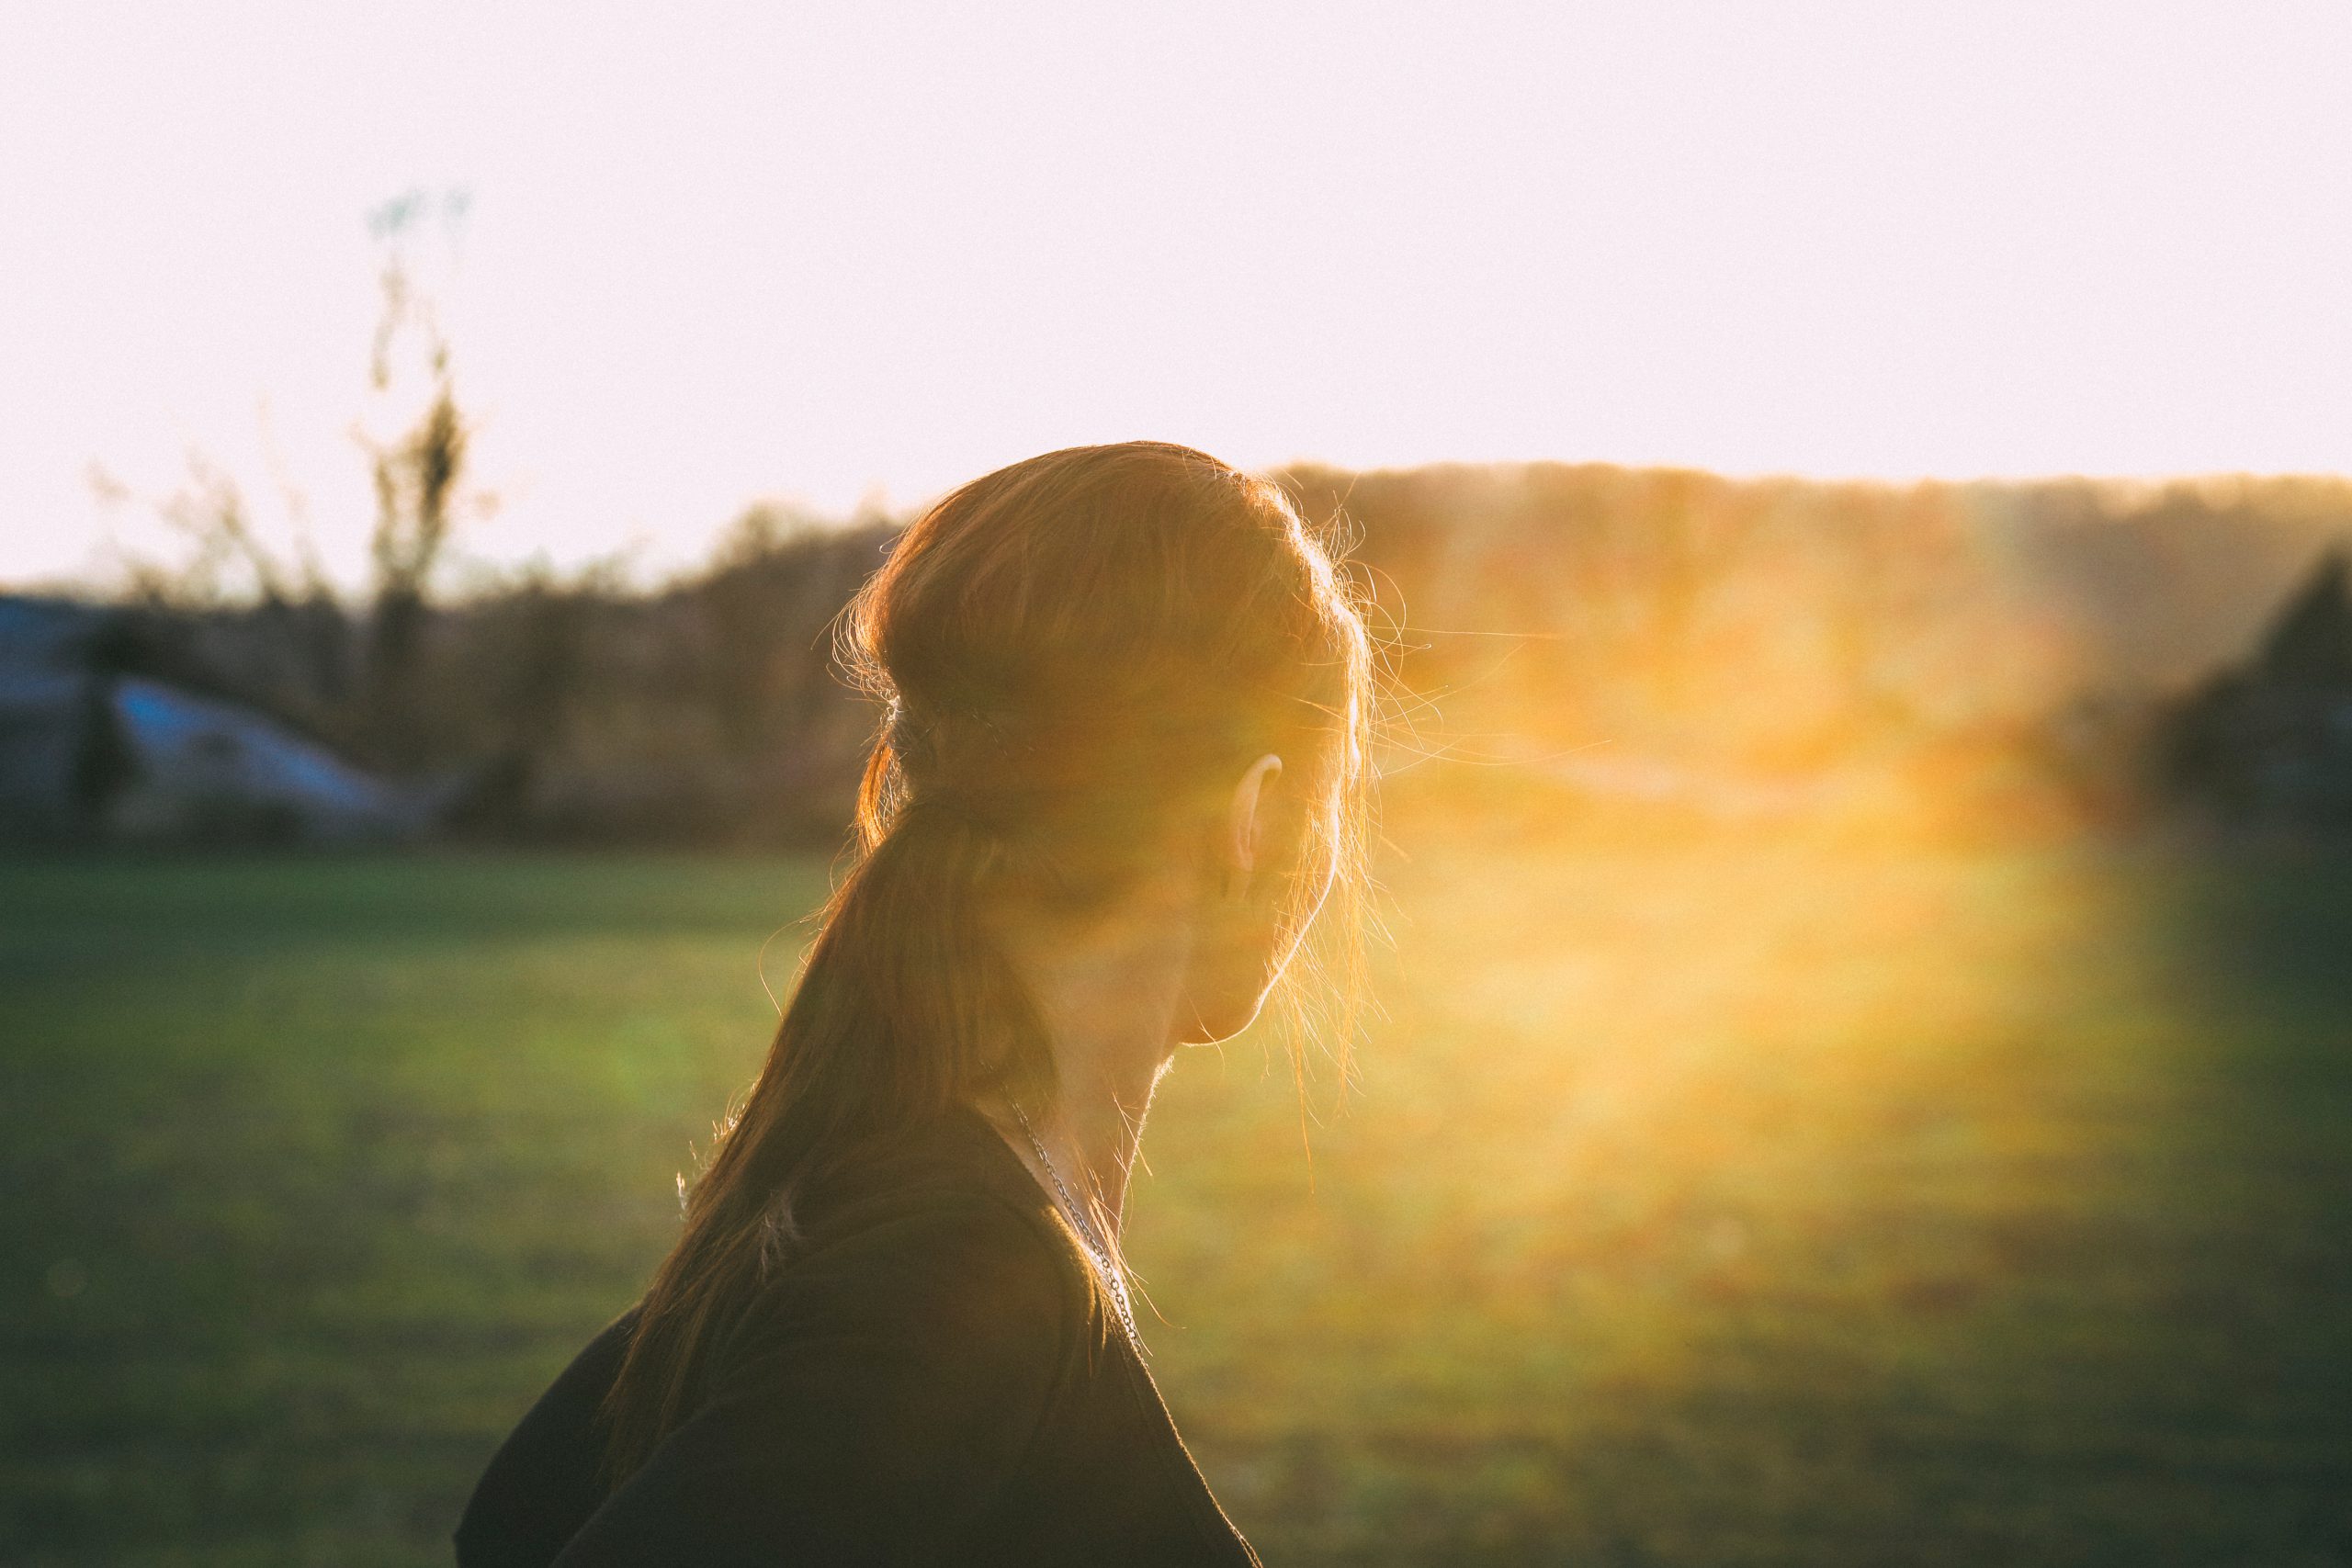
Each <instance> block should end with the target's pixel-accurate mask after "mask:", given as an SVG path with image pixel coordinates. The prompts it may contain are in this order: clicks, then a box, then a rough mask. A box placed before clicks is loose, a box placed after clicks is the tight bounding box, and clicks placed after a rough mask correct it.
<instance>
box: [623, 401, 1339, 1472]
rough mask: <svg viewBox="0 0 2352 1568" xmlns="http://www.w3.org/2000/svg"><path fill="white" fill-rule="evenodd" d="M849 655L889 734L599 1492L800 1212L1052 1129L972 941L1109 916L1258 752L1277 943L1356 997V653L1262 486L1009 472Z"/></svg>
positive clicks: (1124, 459) (955, 505)
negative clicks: (905, 1141) (1280, 801)
mask: <svg viewBox="0 0 2352 1568" xmlns="http://www.w3.org/2000/svg"><path fill="white" fill-rule="evenodd" d="M840 642H841V655H842V663H843V665H844V667H845V668H846V670H847V671H848V672H849V674H850V676H851V678H852V679H853V680H854V682H856V683H857V684H858V685H860V686H861V687H862V688H863V689H865V691H866V692H867V693H869V694H871V695H872V696H874V697H875V698H876V699H877V701H878V702H880V703H881V704H882V705H883V707H884V711H885V713H886V715H887V717H886V720H885V724H884V728H883V730H882V733H881V735H880V737H879V739H877V740H876V744H875V747H874V750H873V754H872V756H871V757H870V758H869V760H868V761H867V764H866V769H865V783H864V786H863V788H862V789H861V791H860V794H859V798H858V807H857V845H856V850H855V853H854V860H853V862H852V863H851V864H850V866H849V867H848V870H847V873H846V874H845V875H844V876H843V877H842V880H841V882H840V885H839V886H838V887H837V888H836V889H835V891H834V893H833V896H832V897H831V900H830V901H829V902H828V903H827V905H826V906H825V908H824V909H823V910H822V911H821V912H820V915H819V917H818V929H817V932H816V936H815V939H814V941H813V942H812V943H811V945H810V947H809V953H808V958H807V960H806V962H805V964H804V965H803V967H802V970H801V974H800V977H799V981H798V984H797V987H796V988H795V990H794V992H793V995H792V998H791V1000H790V1002H789V1004H788V1005H787V1006H786V1010H785V1012H784V1017H783V1021H782V1023H781V1025H780V1026H779V1027H778V1029H777V1031H776V1035H775V1043H774V1044H773V1045H772V1046H771V1047H770V1049H769V1052H768V1056H767V1061H766V1064H765V1066H763V1068H762V1070H761V1073H760V1077H759V1079H758V1081H757V1082H756V1083H755V1084H754V1085H753V1086H752V1090H751V1093H750V1095H749V1096H748V1097H747V1099H746V1100H744V1102H743V1104H742V1106H741V1110H740V1111H738V1112H737V1113H736V1115H735V1117H734V1118H733V1120H732V1122H731V1123H730V1124H729V1125H728V1126H727V1127H726V1128H724V1129H723V1130H722V1133H721V1134H720V1137H719V1139H718V1145H717V1146H716V1148H715V1149H714V1150H713V1152H712V1154H711V1156H710V1159H709V1161H708V1163H707V1166H706V1167H705V1168H704V1170H703V1173H702V1176H701V1179H700V1180H699V1181H698V1182H696V1183H695V1186H694V1187H693V1189H692V1190H691V1192H690V1194H689V1195H688V1197H687V1200H686V1204H685V1223H684V1234H683V1235H681V1236H680V1237H679V1240H678V1243H677V1245H676V1247H674V1248H673V1250H672V1251H671V1253H670V1256H669V1257H668V1258H666V1259H664V1260H663V1262H662V1266H661V1268H660V1269H658V1270H657V1271H656V1273H655V1275H654V1277H653V1280H652V1282H651V1284H650V1287H649V1288H648V1290H647V1292H646V1295H645V1300H644V1302H643V1303H642V1306H641V1308H640V1311H639V1318H638V1322H637V1325H636V1329H635V1333H634V1336H633V1337H632V1338H631V1340H630V1343H629V1346H628V1356H627V1359H626V1360H625V1362H624V1364H623V1366H622V1369H621V1371H620V1375H619V1377H618V1379H617V1380H616V1382H615V1384H614V1387H613V1390H612V1393H611V1395H610V1398H609V1399H608V1401H607V1404H606V1410H607V1413H608V1415H609V1416H610V1418H611V1421H612V1430H611V1438H610V1444H609V1468H610V1470H611V1471H612V1472H613V1473H614V1474H615V1475H616V1477H617V1476H625V1475H627V1474H628V1473H630V1472H633V1471H634V1470H635V1469H636V1468H637V1467H638V1466H639V1465H640V1464H642V1463H643V1461H644V1460H645V1459H646V1458H647V1456H648V1455H649V1454H650V1452H651V1450H652V1449H653V1448H654V1446H655V1445H656V1444H657V1443H659V1442H660V1440H661V1439H662V1437H663V1436H664V1435H666V1434H667V1433H668V1432H669V1431H670V1430H671V1429H672V1428H673V1427H675V1426H676V1425H677V1424H678V1423H679V1422H680V1421H682V1420H683V1419H684V1417H685V1416H686V1415H687V1414H688V1413H689V1412H690V1411H691V1410H692V1409H693V1408H694V1407H695V1404H698V1403H699V1401H700V1400H701V1399H702V1398H703V1397H704V1395H705V1393H706V1392H707V1391H706V1390H705V1388H704V1386H703V1382H702V1379H703V1374H704V1371H705V1367H706V1363H707V1353H706V1352H707V1347H708V1346H710V1345H712V1344H713V1343H715V1342H716V1340H717V1338H718V1336H720V1335H721V1334H723V1332H724V1331H725V1329H726V1328H727V1327H728V1326H729V1325H731V1323H732V1322H733V1321H734V1319H735V1317H736V1315H737V1314H740V1313H741V1311H742V1310H743V1308H744V1305H745V1303H747V1302H748V1301H749V1299H750V1297H751V1295H752V1292H754V1291H756V1290H757V1288H758V1287H759V1285H760V1283H761V1282H762V1281H763V1280H764V1279H766V1278H767V1277H768V1276H769V1275H770V1274H771V1273H772V1271H774V1270H775V1269H782V1268H789V1267H790V1259H791V1252H792V1247H793V1243H794V1240H795V1237H796V1235H797V1231H796V1227H795V1223H794V1209H793V1201H794V1199H795V1197H796V1195H797V1194H800V1193H803V1192H805V1191H807V1190H809V1187H810V1186H811V1185H812V1184H814V1183H816V1182H818V1181H820V1180H821V1179H822V1178H823V1177H824V1175H825V1173H826V1172H827V1171H828V1170H829V1169H831V1168H834V1167H836V1166H837V1165H838V1164H839V1163H840V1162H842V1160H844V1159H845V1158H846V1157H848V1156H851V1155H853V1154H854V1152H855V1151H856V1150H857V1149H858V1148H859V1146H860V1145H865V1144H867V1143H869V1142H870V1141H873V1140H876V1139H878V1138H882V1137H886V1136H888V1135H889V1134H894V1133H898V1132H900V1131H903V1130H905V1129H907V1128H910V1127H915V1126H920V1125H921V1124H922V1123H925V1122H933V1121H936V1120H938V1119H940V1118H943V1117H944V1116H946V1115H948V1114H949V1113H951V1112H952V1111H955V1110H956V1108H957V1107H959V1106H971V1105H973V1104H975V1103H976V1102H978V1101H979V1100H982V1099H984V1098H997V1099H1001V1100H1009V1101H1010V1102H1011V1103H1012V1104H1014V1105H1017V1106H1021V1107H1023V1108H1024V1109H1025V1110H1026V1111H1028V1112H1030V1113H1031V1114H1033V1115H1039V1116H1042V1115H1043V1114H1045V1113H1046V1111H1048V1110H1049V1109H1050V1107H1051V1105H1052V1100H1053V1095H1054V1092H1055V1081H1054V1066H1053V1058H1052V1055H1051V1053H1050V1050H1049V1047H1048V1041H1047V1038H1046V1029H1045V1027H1044V1023H1043V1021H1042V1020H1041V1019H1040V1017H1039V1016H1038V1011H1037V1008H1036V1005H1035V1001H1034V999H1033V998H1031V997H1030V995H1029V994H1028V991H1027V989H1026V987H1024V985H1023V982H1022V979H1021V977H1020V976H1019V975H1018V974H1017V973H1015V971H1014V968H1013V966H1012V964H1011V963H1009V962H1008V961H1007V959H1006V958H1005V957H1004V955H1003V954H1002V953H1001V952H1000V951H999V950H998V947H997V945H996V943H995V942H994V941H993V940H992V939H991V936H990V930H991V921H992V918H993V917H994V915H995V914H996V913H997V912H999V911H1000V910H1001V909H1002V908H1005V907H1007V905H1008V903H1009V901H1011V900H1016V899H1017V900H1021V901H1023V902H1026V903H1028V904H1029V905H1031V906H1032V907H1035V908H1051V909H1054V910H1057V911H1058V912H1059V913H1061V914H1064V915H1069V916H1076V917H1080V918H1083V916H1084V915H1085V914H1086V913H1087V912H1088V911H1089V910H1090V909H1092V908H1103V907H1105V906H1106V905H1107V904H1108V902H1109V901H1110V900H1111V899H1113V898H1114V897H1116V896H1117V895H1118V893H1119V892H1120V891H1121V890H1122V888H1124V887H1125V886H1127V885H1128V884H1129V883H1130V881H1131V879H1132V878H1133V877H1134V876H1135V875H1136V874H1137V873H1138V872H1139V871H1140V870H1142V869H1143V868H1144V863H1145V861H1146V859H1147V857H1149V856H1152V855H1155V854H1159V855H1164V854H1165V853H1166V850H1165V848H1164V846H1165V845H1167V844H1168V843H1170V842H1171V841H1173V839H1172V835H1174V834H1176V833H1178V832H1180V831H1181V829H1182V828H1183V826H1184V825H1185V824H1186V822H1187V819H1188V818H1197V819H1198V820H1199V821H1200V822H1201V823H1202V824H1203V825H1204V826H1205V825H1206V824H1207V823H1209V822H1210V821H1212V820H1214V819H1215V814H1216V813H1217V812H1218V811H1219V810H1220V809H1221V808H1222V803H1223V801H1224V800H1225V799H1226V798H1227V796H1228V795H1229V793H1230V791H1231V789H1232V787H1233V784H1234V782H1235V780H1236V779H1237V778H1238V777H1239V775H1240V773H1241V772H1242V770H1243V769H1244V768H1245V767H1246V766H1247V765H1248V763H1249V762H1250V760H1251V759H1252V758H1254V757H1257V756H1260V755H1261V754H1264V753H1266V752H1273V753H1275V754H1277V755H1279V756H1281V757H1282V758H1283V760H1284V784H1285V791H1286V795H1287V798H1288V799H1290V800H1291V801H1292V802H1294V803H1295V805H1294V807H1293V817H1292V818H1291V833H1292V836H1293V839H1294V841H1295V843H1296V845H1297V848H1298V852H1297V854H1296V855H1295V857H1292V858H1290V859H1289V860H1288V861H1287V862H1286V863H1288V864H1289V865H1290V866H1291V868H1292V869H1291V870H1290V872H1289V875H1290V878H1291V884H1292V886H1291V890H1290V893H1289V895H1288V908H1289V914H1288V925H1289V934H1290V936H1291V937H1292V939H1294V940H1295V939H1297V938H1298V937H1300V936H1301V935H1302V934H1303V933H1305V931H1306V928H1307V927H1308V926H1309V925H1310V923H1311V924H1312V926H1313V927H1314V931H1315V935H1316V939H1317V945H1318V946H1319V947H1322V948H1325V949H1333V950H1336V951H1337V952H1338V953H1340V959H1341V962H1342V963H1343V964H1348V966H1349V969H1350V973H1349V974H1348V975H1346V976H1340V982H1341V983H1340V987H1339V988H1340V990H1341V991H1343V992H1348V993H1351V992H1352V988H1353V974H1352V964H1351V962H1350V961H1351V959H1352V955H1353V953H1354V952H1355V942H1356V931H1357V926H1358V920H1357V916H1358V904H1359V901H1360V899H1361V897H1362V889H1363V852H1364V836H1365V832H1364V822H1365V800H1366V787H1367V784H1366V777H1365V771H1366V761H1365V759H1366V745H1365V740H1366V734H1367V726H1368V724H1369V722H1370V715H1371V703H1372V695H1373V694H1372V691H1371V682H1372V657H1371V650H1370V648H1369V645H1368V643H1367V640H1366V637H1365V631H1364V624H1363V615H1362V613H1361V610H1360V607H1359V604H1358V603H1357V598H1356V595H1355V593H1354V592H1353V591H1352V590H1351V586H1350V584H1349V583H1348V581H1346V580H1345V579H1344V578H1343V577H1342V576H1341V575H1340V573H1339V572H1338V571H1337V570H1336V569H1335V567H1334V562H1333V551H1332V550H1331V549H1330V548H1329V547H1328V544H1327V541H1325V540H1323V539H1321V538H1319V537H1318V536H1317V533H1316V531H1314V530H1312V529H1310V528H1309V527H1308V525H1306V522H1305V521H1304V520H1303V519H1302V518H1301V517H1300V515H1299V513H1298V512H1297V510H1296V509H1295V507H1294V506H1293V505H1292V504H1291V502H1290V501H1289V499H1288V498H1287V497H1286V496H1285V495H1284V494H1283V492H1282V491H1280V490H1279V489H1278V488H1276V487H1275V486H1274V485H1272V484H1271V483H1268V482H1267V481H1265V480H1262V479H1253V478H1251V477H1250V476H1249V475H1246V474H1242V473H1240V472H1238V471H1236V470H1235V469H1233V468H1227V466H1225V465H1224V464H1222V463H1220V462H1218V461H1216V459H1215V458H1213V457H1208V456H1206V455H1204V454H1203V453H1200V452H1195V451H1193V450H1191V449H1190V448H1187V447H1182V446H1167V445H1163V444H1159V443H1153V442H1135V443H1129V444H1126V445H1122V446H1089V447H1078V448H1073V449H1071V450H1069V451H1063V452H1053V453H1048V454H1046V456H1044V457H1033V458H1031V459H1029V460H1028V461H1026V462H1023V463H1016V464H1014V465H1013V466H1012V467H1011V468H1003V469H1000V470H999V471H997V472H996V473H993V474H989V475H988V476H987V477H986V478H983V479H977V480H975V481H973V482H972V483H971V484H968V485H966V486H965V487H964V488H963V489H961V490H959V491H956V492H955V493H954V494H952V495H950V496H948V497H947V498H946V499H945V500H944V501H942V502H940V503H939V504H938V505H937V506H935V507H933V509H932V510H931V511H930V512H929V513H926V514H924V515H923V516H922V518H921V519H920V520H919V521H917V522H916V523H915V524H913V525H911V526H910V528H909V529H908V530H907V531H906V533H905V535H904V536H902V537H901V538H900V539H899V541H898V543H897V545H896V547H894V548H893V549H892V551H891V553H890V557H889V559H888V562H887V563H886V564H885V565H884V566H883V568H882V570H880V571H878V572H877V573H876V574H875V576H874V578H873V579H872V580H871V581H869V582H867V583H866V585H865V588H864V589H863V590H862V591H861V592H859V594H858V595H857V597H856V599H855V600H854V603H853V604H851V606H850V608H849V611H848V613H847V615H846V616H845V618H844V620H843V623H842V635H841V639H840ZM1294 785H1295V786H1296V787H1295V788H1294V787H1292V786H1294ZM1201 841H1203V842H1204V843H1205V842H1206V840H1205V837H1204V839H1203V840H1201ZM1326 871H1329V872H1330V873H1331V875H1330V877H1329V884H1328V885H1329V888H1330V895H1329V906H1330V907H1329V908H1327V909H1326V911H1325V913H1324V915H1323V917H1322V918H1321V919H1316V918H1315V901H1316V899H1317V897H1319V896H1321V895H1322V893H1323V891H1324V888H1325V886H1326V885H1327V881H1326V876H1325V873H1326ZM1317 967H1325V968H1328V967H1329V963H1328V960H1326V961H1325V962H1324V963H1322V964H1317V962H1316V961H1315V960H1314V959H1313V958H1311V957H1310V959H1309V960H1308V962H1307V963H1306V964H1299V963H1294V964H1292V965H1291V968H1290V971H1289V973H1288V976H1286V984H1288V985H1289V986H1291V987H1296V986H1297V984H1298V981H1299V974H1300V971H1301V970H1302V969H1303V968H1304V969H1312V968H1317ZM1342 1043H1343V1042H1342ZM1296 1048H1297V1047H1296V1043H1295V1044H1294V1051H1295V1050H1296Z"/></svg>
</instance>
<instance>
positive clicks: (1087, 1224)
mask: <svg viewBox="0 0 2352 1568" xmlns="http://www.w3.org/2000/svg"><path fill="white" fill-rule="evenodd" d="M1012 1119H1013V1120H1014V1121H1015V1122H1020V1123H1021V1134H1022V1136H1023V1137H1025V1138H1027V1139H1028V1140H1029V1148H1030V1151H1031V1152H1032V1153H1034V1154H1035V1156H1037V1163H1038V1164H1039V1165H1040V1166H1043V1167H1044V1168H1045V1171H1046V1180H1048V1181H1050V1182H1052V1183H1053V1187H1054V1193H1055V1196H1056V1197H1057V1199H1058V1200H1059V1201H1060V1203H1061V1207H1062V1212H1063V1213H1066V1214H1068V1215H1069V1222H1070V1224H1071V1225H1072V1226H1073V1227H1074V1228H1075V1229H1076V1230H1077V1232H1078V1239H1079V1244H1080V1246H1081V1247H1085V1248H1086V1251H1087V1255H1088V1257H1090V1258H1091V1259H1092V1260H1093V1262H1094V1268H1095V1271H1096V1272H1097V1273H1098V1274H1100V1275H1101V1276H1102V1278H1103V1286H1104V1288H1105V1289H1107V1290H1109V1292H1111V1305H1112V1307H1113V1308H1114V1310H1116V1312H1117V1313H1118V1314H1119V1326H1120V1327H1122V1328H1124V1329H1125V1330H1126V1331H1127V1340H1128V1343H1130V1344H1133V1345H1136V1346H1140V1345H1141V1344H1142V1343H1143V1340H1142V1338H1141V1337H1140V1336H1138V1335H1137V1334H1136V1314H1135V1308H1134V1307H1133V1306H1131V1305H1130V1304H1128V1302H1127V1281H1126V1280H1125V1277H1124V1276H1123V1275H1121V1273H1120V1272H1119V1265H1118V1260H1117V1259H1116V1258H1114V1257H1113V1256H1112V1252H1111V1249H1110V1248H1109V1247H1106V1246H1104V1245H1103V1239H1102V1237H1101V1236H1100V1235H1097V1234H1096V1233H1095V1229H1094V1222H1093V1221H1092V1220H1091V1219H1089V1218H1088V1217H1087V1211H1086V1208H1085V1206H1084V1205H1083V1204H1081V1203H1080V1202H1079V1201H1078V1200H1077V1199H1076V1198H1074V1197H1072V1196H1071V1195H1070V1190H1069V1183H1068V1182H1066V1181H1064V1180H1063V1179H1062V1173H1061V1168H1060V1167H1058V1166H1057V1165H1056V1164H1054V1156H1051V1155H1049V1154H1047V1153H1046V1143H1045V1140H1044V1139H1042V1138H1040V1137H1038V1136H1037V1129H1035V1127H1032V1126H1031V1125H1029V1118H1028V1116H1027V1115H1026V1114H1025V1113H1024V1112H1023V1111H1022V1109H1021V1107H1019V1106H1018V1105H1016V1106H1014V1107H1013V1108H1012Z"/></svg>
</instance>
